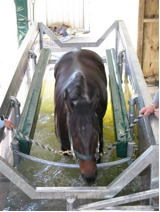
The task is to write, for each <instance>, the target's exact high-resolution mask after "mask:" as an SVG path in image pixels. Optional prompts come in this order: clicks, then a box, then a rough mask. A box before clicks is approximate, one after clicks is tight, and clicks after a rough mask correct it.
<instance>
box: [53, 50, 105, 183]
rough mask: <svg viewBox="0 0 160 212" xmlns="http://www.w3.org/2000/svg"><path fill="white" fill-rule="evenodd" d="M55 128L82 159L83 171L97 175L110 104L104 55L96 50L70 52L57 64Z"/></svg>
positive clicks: (87, 176)
mask: <svg viewBox="0 0 160 212" xmlns="http://www.w3.org/2000/svg"><path fill="white" fill-rule="evenodd" d="M55 79H56V83H55V94H54V98H55V101H54V102H55V113H54V118H55V132H56V136H57V137H58V139H59V140H60V142H61V145H62V150H69V149H71V144H72V145H73V149H74V152H75V155H76V156H77V157H78V158H79V160H80V169H81V174H82V175H83V176H84V178H85V179H86V180H87V181H88V182H89V181H91V180H93V179H95V175H96V160H95V152H96V148H97V146H98V140H99V144H100V147H99V148H100V152H102V149H103V116H104V114H105V111H106V107H107V90H106V86H107V80H106V75H105V69H104V65H103V62H102V59H101V58H100V57H99V56H98V55H97V54H96V53H95V52H93V51H90V50H79V51H73V52H69V53H66V54H65V55H63V56H62V57H61V58H60V59H59V60H58V61H57V63H56V65H55Z"/></svg>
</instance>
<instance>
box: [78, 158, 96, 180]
mask: <svg viewBox="0 0 160 212" xmlns="http://www.w3.org/2000/svg"><path fill="white" fill-rule="evenodd" d="M79 162H80V169H81V175H82V177H83V178H84V179H85V180H86V181H87V182H88V183H93V182H94V181H95V179H96V175H97V167H96V161H95V159H91V160H79Z"/></svg>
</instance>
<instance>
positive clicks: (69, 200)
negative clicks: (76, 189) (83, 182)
mask: <svg viewBox="0 0 160 212" xmlns="http://www.w3.org/2000/svg"><path fill="white" fill-rule="evenodd" d="M75 200H76V197H75V196H72V197H68V198H67V199H66V204H67V211H73V206H74V203H75Z"/></svg>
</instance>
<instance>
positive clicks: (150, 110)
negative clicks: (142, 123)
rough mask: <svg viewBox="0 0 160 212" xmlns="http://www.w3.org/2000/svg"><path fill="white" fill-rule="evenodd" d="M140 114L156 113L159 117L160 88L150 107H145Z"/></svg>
mask: <svg viewBox="0 0 160 212" xmlns="http://www.w3.org/2000/svg"><path fill="white" fill-rule="evenodd" d="M139 113H140V114H142V113H144V117H147V116H149V115H150V114H151V113H154V114H155V116H156V117H157V118H159V90H158V91H157V93H156V94H155V96H154V99H153V102H152V104H151V105H149V106H148V107H144V108H142V109H141V110H140V111H139Z"/></svg>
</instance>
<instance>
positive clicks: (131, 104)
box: [128, 94, 138, 137]
mask: <svg viewBox="0 0 160 212" xmlns="http://www.w3.org/2000/svg"><path fill="white" fill-rule="evenodd" d="M137 99H138V94H134V95H133V96H131V98H130V99H129V101H128V104H129V124H132V123H133V121H134V119H135V104H136V101H137ZM131 135H132V137H133V129H131Z"/></svg>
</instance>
